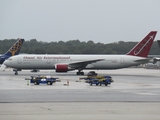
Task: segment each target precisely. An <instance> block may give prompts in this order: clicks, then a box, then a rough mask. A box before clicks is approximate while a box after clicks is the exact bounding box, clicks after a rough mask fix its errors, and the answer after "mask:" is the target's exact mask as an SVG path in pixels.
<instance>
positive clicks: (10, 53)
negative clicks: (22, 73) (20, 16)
mask: <svg viewBox="0 0 160 120" xmlns="http://www.w3.org/2000/svg"><path fill="white" fill-rule="evenodd" d="M23 42H24V39H18V41H17V42H16V43H15V44H14V45H13V46H12V47H11V48H10V49H9V50H8V51H7V52H6V53H5V54H2V55H0V64H3V62H4V61H5V60H6V59H8V58H9V57H11V56H14V55H18V54H19V52H20V50H21V47H22V45H23Z"/></svg>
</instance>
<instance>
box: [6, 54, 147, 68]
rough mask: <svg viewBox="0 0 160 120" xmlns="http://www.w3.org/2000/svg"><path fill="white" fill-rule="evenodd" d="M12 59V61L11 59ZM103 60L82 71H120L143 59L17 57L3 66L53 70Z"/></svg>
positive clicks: (95, 56) (99, 56)
mask: <svg viewBox="0 0 160 120" xmlns="http://www.w3.org/2000/svg"><path fill="white" fill-rule="evenodd" d="M13 58H14V59H13ZM95 59H103V60H102V61H97V62H94V63H90V64H87V65H86V67H85V68H83V69H120V68H126V67H130V66H136V65H140V64H142V63H144V62H135V61H136V60H143V59H145V58H144V57H137V56H131V55H34V54H33V55H27V54H26V55H18V56H13V57H11V58H9V59H8V60H7V61H5V64H6V65H7V66H9V67H12V68H16V69H55V65H56V64H72V63H78V62H83V61H89V60H95Z"/></svg>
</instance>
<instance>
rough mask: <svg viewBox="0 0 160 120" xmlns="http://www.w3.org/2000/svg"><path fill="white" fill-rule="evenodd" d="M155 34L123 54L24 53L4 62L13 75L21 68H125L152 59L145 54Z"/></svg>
mask: <svg viewBox="0 0 160 120" xmlns="http://www.w3.org/2000/svg"><path fill="white" fill-rule="evenodd" d="M156 34H157V31H151V32H150V33H149V34H148V35H147V36H146V37H145V38H144V39H143V40H142V41H141V42H139V43H138V44H137V45H136V46H135V47H133V49H131V50H130V51H129V52H128V53H127V54H125V55H70V54H66V55H62V54H57V55H56V54H50V55H48V54H39V55H37V54H25V55H17V56H13V57H10V58H9V59H7V60H6V61H5V62H4V64H5V65H6V66H8V67H11V68H14V71H15V75H18V71H21V70H22V69H55V71H56V72H68V71H71V70H78V72H77V75H84V72H83V70H84V69H90V70H96V69H97V70H102V69H103V70H107V69H121V68H127V67H130V66H137V65H140V64H144V63H148V62H149V61H150V60H152V59H153V58H147V56H148V53H149V51H150V48H151V46H152V44H153V41H154V38H155V36H156Z"/></svg>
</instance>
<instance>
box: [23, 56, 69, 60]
mask: <svg viewBox="0 0 160 120" xmlns="http://www.w3.org/2000/svg"><path fill="white" fill-rule="evenodd" d="M43 59H44V60H53V61H54V60H64V61H65V60H70V56H66V57H62V56H57V57H52V56H24V57H23V61H28V60H43Z"/></svg>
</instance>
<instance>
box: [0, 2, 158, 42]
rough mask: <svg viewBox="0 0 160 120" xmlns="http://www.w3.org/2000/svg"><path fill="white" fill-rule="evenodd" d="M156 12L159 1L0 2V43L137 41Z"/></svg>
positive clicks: (154, 26) (154, 24)
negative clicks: (27, 41) (8, 40)
mask: <svg viewBox="0 0 160 120" xmlns="http://www.w3.org/2000/svg"><path fill="white" fill-rule="evenodd" d="M159 12H160V0H0V40H4V39H17V38H24V39H25V40H30V39H37V41H43V42H56V41H57V42H58V41H65V42H66V41H69V40H77V39H78V40H80V41H86V42H87V41H89V40H92V41H93V42H95V43H98V42H100V43H105V44H107V43H113V42H118V41H125V42H127V41H136V42H138V41H140V40H142V39H143V38H144V37H145V36H146V35H147V34H148V33H149V32H150V31H158V32H159V31H160V14H159ZM158 39H160V33H157V36H156V38H155V40H158Z"/></svg>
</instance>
